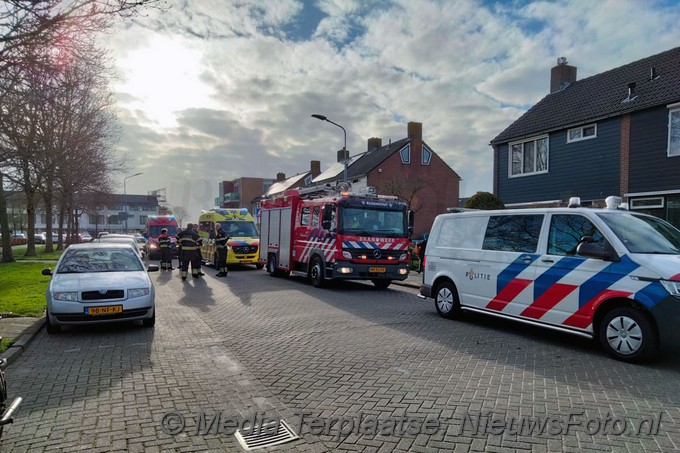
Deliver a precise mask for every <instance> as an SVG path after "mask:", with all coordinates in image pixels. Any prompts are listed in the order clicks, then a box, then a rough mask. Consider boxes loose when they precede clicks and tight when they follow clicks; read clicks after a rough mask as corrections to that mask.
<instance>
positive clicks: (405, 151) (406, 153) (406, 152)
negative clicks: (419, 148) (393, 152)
mask: <svg viewBox="0 0 680 453" xmlns="http://www.w3.org/2000/svg"><path fill="white" fill-rule="evenodd" d="M399 155H400V156H401V163H402V164H410V163H411V145H406V146H404V147H403V148H402V149H401V151H399Z"/></svg>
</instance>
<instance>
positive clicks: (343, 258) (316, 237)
mask: <svg viewBox="0 0 680 453" xmlns="http://www.w3.org/2000/svg"><path fill="white" fill-rule="evenodd" d="M369 189H371V188H369ZM367 192H369V193H363V194H356V193H349V192H336V191H330V190H328V189H325V188H324V189H319V188H305V189H292V190H287V191H285V192H283V193H282V194H278V195H276V196H274V197H272V198H268V199H264V200H262V201H261V202H260V216H261V224H260V262H261V263H262V264H266V266H267V272H269V274H270V275H272V276H284V275H290V274H292V275H297V276H302V277H306V278H308V279H309V280H310V281H311V283H312V284H313V285H314V286H316V287H321V286H324V285H325V283H327V282H328V281H330V280H336V279H337V280H339V279H346V280H371V281H372V282H373V284H374V285H375V286H376V287H377V288H380V289H385V288H387V287H388V286H389V285H390V283H391V282H392V280H405V279H406V277H407V276H408V272H409V253H408V245H409V236H410V235H411V234H412V232H413V219H414V216H413V211H411V210H409V209H407V206H406V204H405V203H404V202H401V201H398V200H397V198H396V197H387V196H382V195H375V194H374V193H370V191H367Z"/></svg>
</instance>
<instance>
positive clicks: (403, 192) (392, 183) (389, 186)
mask: <svg viewBox="0 0 680 453" xmlns="http://www.w3.org/2000/svg"><path fill="white" fill-rule="evenodd" d="M427 184H428V181H427V178H426V177H425V176H424V175H421V174H419V175H416V176H415V177H408V178H405V177H403V176H394V177H392V178H390V179H387V180H385V181H382V182H381V183H380V185H379V186H378V192H379V193H381V194H383V195H393V196H395V197H397V198H399V199H400V200H402V201H404V202H405V203H406V204H407V206H408V208H409V209H412V210H413V212H418V211H419V210H420V209H421V208H422V207H423V203H422V202H420V201H416V196H417V195H418V192H420V191H421V190H422V189H424V188H425V187H426V186H427Z"/></svg>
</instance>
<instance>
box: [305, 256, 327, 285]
mask: <svg viewBox="0 0 680 453" xmlns="http://www.w3.org/2000/svg"><path fill="white" fill-rule="evenodd" d="M309 278H310V279H311V281H312V285H314V286H315V287H317V288H321V287H323V286H325V285H326V278H325V277H324V269H323V262H322V261H321V258H319V257H318V256H315V257H314V259H313V260H312V265H311V267H310V268H309Z"/></svg>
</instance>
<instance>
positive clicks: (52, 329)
mask: <svg viewBox="0 0 680 453" xmlns="http://www.w3.org/2000/svg"><path fill="white" fill-rule="evenodd" d="M45 329H46V330H47V333H49V334H50V335H52V334H57V333H59V332H61V326H57V325H54V324H52V323H51V322H50V314H49V313H45Z"/></svg>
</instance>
